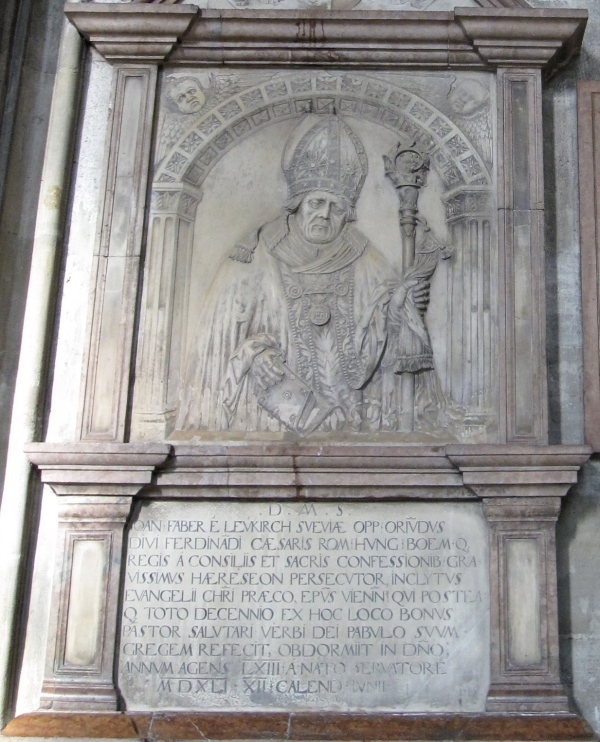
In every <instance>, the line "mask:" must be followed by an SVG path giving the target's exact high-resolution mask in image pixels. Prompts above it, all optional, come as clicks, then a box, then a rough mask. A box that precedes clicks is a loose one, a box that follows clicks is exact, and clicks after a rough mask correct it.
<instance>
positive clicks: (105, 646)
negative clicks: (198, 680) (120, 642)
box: [27, 444, 169, 711]
mask: <svg viewBox="0 0 600 742" xmlns="http://www.w3.org/2000/svg"><path fill="white" fill-rule="evenodd" d="M168 450H169V449H168V447H167V446H163V445H156V444H155V445H149V446H139V445H138V446H127V445H125V446H124V445H118V444H107V445H98V444H88V445H80V446H78V447H73V446H54V447H50V448H48V447H45V446H43V445H39V444H38V445H31V446H29V447H28V449H27V452H28V455H29V457H30V459H31V460H32V461H33V462H35V463H37V465H38V466H40V468H41V469H42V470H43V477H42V479H43V481H44V482H45V483H47V484H49V485H50V487H52V489H53V490H54V492H55V493H56V494H57V495H58V496H59V498H60V503H59V522H58V542H57V552H56V553H57V560H56V566H55V572H54V584H53V591H52V596H53V597H52V618H51V624H50V632H49V640H48V654H47V664H46V675H45V678H44V685H43V688H42V697H41V708H44V709H53V710H67V709H68V710H73V709H85V710H88V711H109V710H115V709H116V708H117V705H118V694H117V689H116V687H115V679H114V654H115V646H116V638H117V626H118V621H119V585H120V582H121V559H122V556H123V529H124V526H125V522H126V520H127V517H128V516H129V512H130V509H131V502H132V498H133V496H134V495H136V494H137V493H138V492H139V490H140V489H141V488H142V487H143V486H144V485H145V484H148V483H149V482H150V481H151V478H152V473H153V471H154V467H155V466H156V465H158V464H160V463H162V462H163V461H164V460H165V458H166V456H167V454H168Z"/></svg>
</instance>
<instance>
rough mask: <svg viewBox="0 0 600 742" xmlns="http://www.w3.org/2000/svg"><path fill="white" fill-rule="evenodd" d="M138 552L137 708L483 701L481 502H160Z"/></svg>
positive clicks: (129, 575) (139, 524)
mask: <svg viewBox="0 0 600 742" xmlns="http://www.w3.org/2000/svg"><path fill="white" fill-rule="evenodd" d="M126 562H127V565H126V570H125V583H124V593H123V609H122V629H121V643H120V659H119V682H120V690H121V693H122V694H123V697H124V698H125V701H126V703H127V708H128V709H130V710H145V709H161V708H171V709H202V710H205V711H206V710H210V709H235V710H238V711H239V710H268V709H273V710H275V709H297V710H301V709H304V710H314V709H327V710H350V709H370V710H374V709H381V710H383V709H388V710H391V709H393V710H394V711H450V710H452V711H481V710H483V708H484V706H485V696H486V693H487V689H488V682H489V616H488V612H489V592H488V588H489V584H488V578H487V569H488V545H487V533H486V526H485V522H484V519H483V515H482V512H481V505H480V504H477V503H468V504H467V503H463V504H460V505H459V504H454V505H447V506H445V507H444V510H443V512H442V511H441V510H440V508H439V505H436V504H430V503H397V502H396V503H385V504H384V503H377V504H373V503H371V504H367V503H356V502H354V503H346V502H339V503H323V502H315V503H300V502H298V503H289V502H288V503H278V502H270V503H269V502H262V503H261V502H254V503H250V502H246V503H243V502H237V503H234V502H211V503H209V502H198V501H196V502H189V501H188V502H169V503H166V502H154V503H153V502H149V501H146V502H145V503H144V504H143V505H142V506H141V507H140V508H139V510H138V512H137V514H136V516H135V517H134V519H133V522H132V525H131V528H130V530H129V535H128V547H127V557H126Z"/></svg>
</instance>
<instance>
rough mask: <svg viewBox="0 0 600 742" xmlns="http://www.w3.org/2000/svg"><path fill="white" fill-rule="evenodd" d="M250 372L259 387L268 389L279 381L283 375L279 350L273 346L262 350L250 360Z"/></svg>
mask: <svg viewBox="0 0 600 742" xmlns="http://www.w3.org/2000/svg"><path fill="white" fill-rule="evenodd" d="M250 373H251V374H252V377H253V378H254V380H255V381H256V383H257V384H258V386H259V387H260V388H261V389H268V388H269V387H271V386H274V385H275V384H277V383H278V382H280V381H281V380H282V379H283V377H284V375H285V367H284V365H283V361H282V360H281V351H280V350H277V349H275V348H267V349H266V350H263V351H262V353H259V354H258V355H257V356H256V358H255V359H254V361H252V366H251V367H250Z"/></svg>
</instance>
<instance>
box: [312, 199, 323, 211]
mask: <svg viewBox="0 0 600 742" xmlns="http://www.w3.org/2000/svg"><path fill="white" fill-rule="evenodd" d="M324 203H325V201H324V200H323V199H317V198H311V200H310V201H309V202H308V204H309V206H310V208H311V209H319V208H320V207H321V206H323V204H324Z"/></svg>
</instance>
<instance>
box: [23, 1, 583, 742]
mask: <svg viewBox="0 0 600 742" xmlns="http://www.w3.org/2000/svg"><path fill="white" fill-rule="evenodd" d="M225 5H227V6H228V7H227V8H224V9H221V10H205V9H199V8H197V7H196V6H195V5H178V4H153V3H147V4H119V3H116V4H102V3H90V4H85V5H79V4H72V5H69V4H67V6H66V13H67V16H68V18H69V19H70V21H71V22H72V23H73V24H74V25H75V26H76V28H77V29H78V30H79V32H80V33H81V34H82V35H83V36H84V37H85V38H86V39H87V40H88V42H89V43H90V44H91V45H92V46H93V47H94V48H95V49H96V50H97V51H98V52H99V53H100V54H101V55H102V56H103V57H104V59H105V60H107V61H108V62H109V63H110V64H111V65H112V66H113V90H112V102H111V119H110V125H109V137H108V140H107V142H106V148H105V170H104V181H103V196H102V204H101V215H100V219H99V224H100V225H101V228H100V231H99V234H98V238H97V243H96V245H95V246H94V263H93V275H92V277H91V285H90V304H89V307H90V308H89V321H88V331H87V335H86V339H85V344H86V345H85V363H84V369H83V378H82V386H81V389H82V392H81V404H80V416H79V439H78V440H76V441H73V442H72V443H68V444H60V445H59V444H50V443H39V444H35V445H33V446H31V447H30V448H29V449H28V453H29V456H30V458H31V460H32V461H33V462H34V463H35V464H36V465H37V466H38V467H39V468H40V470H41V472H42V480H43V481H44V482H46V483H48V484H49V485H50V486H51V487H52V489H53V490H54V492H55V493H56V494H57V495H58V498H59V502H60V514H59V526H58V528H59V533H58V547H57V563H56V570H55V575H54V598H53V605H52V610H51V616H50V628H49V635H48V636H49V638H48V654H47V665H46V673H45V679H44V684H43V688H42V695H41V704H40V705H41V708H40V711H39V712H37V713H36V714H29V715H25V716H22V717H19V718H17V719H16V720H15V721H14V722H12V724H11V725H10V727H9V729H8V732H10V733H13V734H17V733H19V734H28V735H31V734H39V733H43V734H45V735H47V730H48V728H49V727H48V725H51V728H52V729H53V730H54V732H55V733H56V734H60V735H69V734H70V735H73V734H84V733H85V734H87V733H92V732H93V733H94V734H97V735H99V736H117V737H119V736H121V737H132V736H141V737H147V738H149V737H152V738H164V739H173V738H199V737H205V738H211V737H213V738H221V739H227V738H243V739H251V738H295V739H317V738H318V739H358V738H360V739H395V738H398V739H400V738H402V739H430V738H454V737H458V736H460V737H461V738H468V739H508V738H510V739H540V740H541V739H550V738H551V739H559V738H560V739H582V738H586V735H587V734H588V733H587V731H586V728H585V726H584V725H583V723H582V722H581V721H580V720H579V719H578V717H577V716H576V715H574V714H572V713H571V712H570V711H569V704H568V699H567V697H566V695H565V692H564V690H563V687H562V685H561V682H560V674H559V656H558V631H557V598H556V566H555V561H556V560H555V538H554V529H555V523H556V519H557V517H558V514H559V511H560V504H561V498H562V497H563V496H564V495H566V493H567V491H568V489H569V487H570V486H571V484H573V483H574V482H575V480H576V477H577V471H578V469H579V467H580V466H581V465H582V463H584V462H585V460H586V459H587V456H588V454H589V450H588V449H586V448H584V447H568V446H548V445H547V411H546V369H545V338H544V327H545V312H544V281H543V275H544V271H543V268H544V243H543V218H544V199H543V182H542V159H541V152H542V128H541V123H542V122H541V104H540V94H541V85H542V81H543V78H544V76H545V75H549V74H552V72H553V71H554V70H555V69H556V68H557V67H558V66H560V65H562V64H565V63H566V62H568V60H569V59H570V57H571V56H572V55H573V54H575V53H577V51H578V48H579V44H580V41H581V37H582V34H583V30H584V27H585V21H586V16H585V13H584V12H581V11H574V10H555V9H552V10H550V9H548V10H534V9H531V8H529V7H528V6H527V4H526V3H525V2H524V0H519V1H518V2H517V0H515V1H514V2H510V1H508V0H506V1H505V2H492V1H491V0H489V1H487V0H486V1H485V2H484V0H480V2H477V3H475V2H472V3H471V6H472V7H465V8H458V7H457V8H455V9H454V10H451V11H450V10H448V9H447V6H448V3H446V4H444V10H436V3H435V2H434V3H429V4H427V3H420V4H419V3H412V5H419V6H420V7H421V8H422V9H421V10H414V9H410V10H409V9H408V8H407V9H400V10H383V9H381V8H382V7H383V6H384V5H385V4H384V3H382V4H380V6H381V7H380V6H378V5H377V3H372V2H371V3H369V7H368V8H366V7H365V8H363V7H362V5H366V3H364V2H363V3H362V4H361V3H360V2H358V3H357V2H354V3H352V2H350V3H346V4H345V6H344V8H338V7H334V8H333V9H329V10H323V9H321V8H315V7H311V6H312V4H311V3H301V5H303V8H300V9H298V8H293V5H294V4H293V3H284V4H283V5H285V8H284V7H283V6H282V7H278V5H277V3H276V2H275V3H273V2H271V3H260V2H253V1H251V2H249V3H241V2H240V3H235V2H233V3H231V5H232V6H233V7H229V4H227V3H225ZM399 5H406V3H404V4H402V3H400V4H399ZM425 5H428V9H427V10H425V9H424V6H425ZM334 6H335V3H334ZM350 6H352V7H350ZM376 6H377V7H376ZM497 6H501V7H497ZM90 249H92V247H91V246H90Z"/></svg>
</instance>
